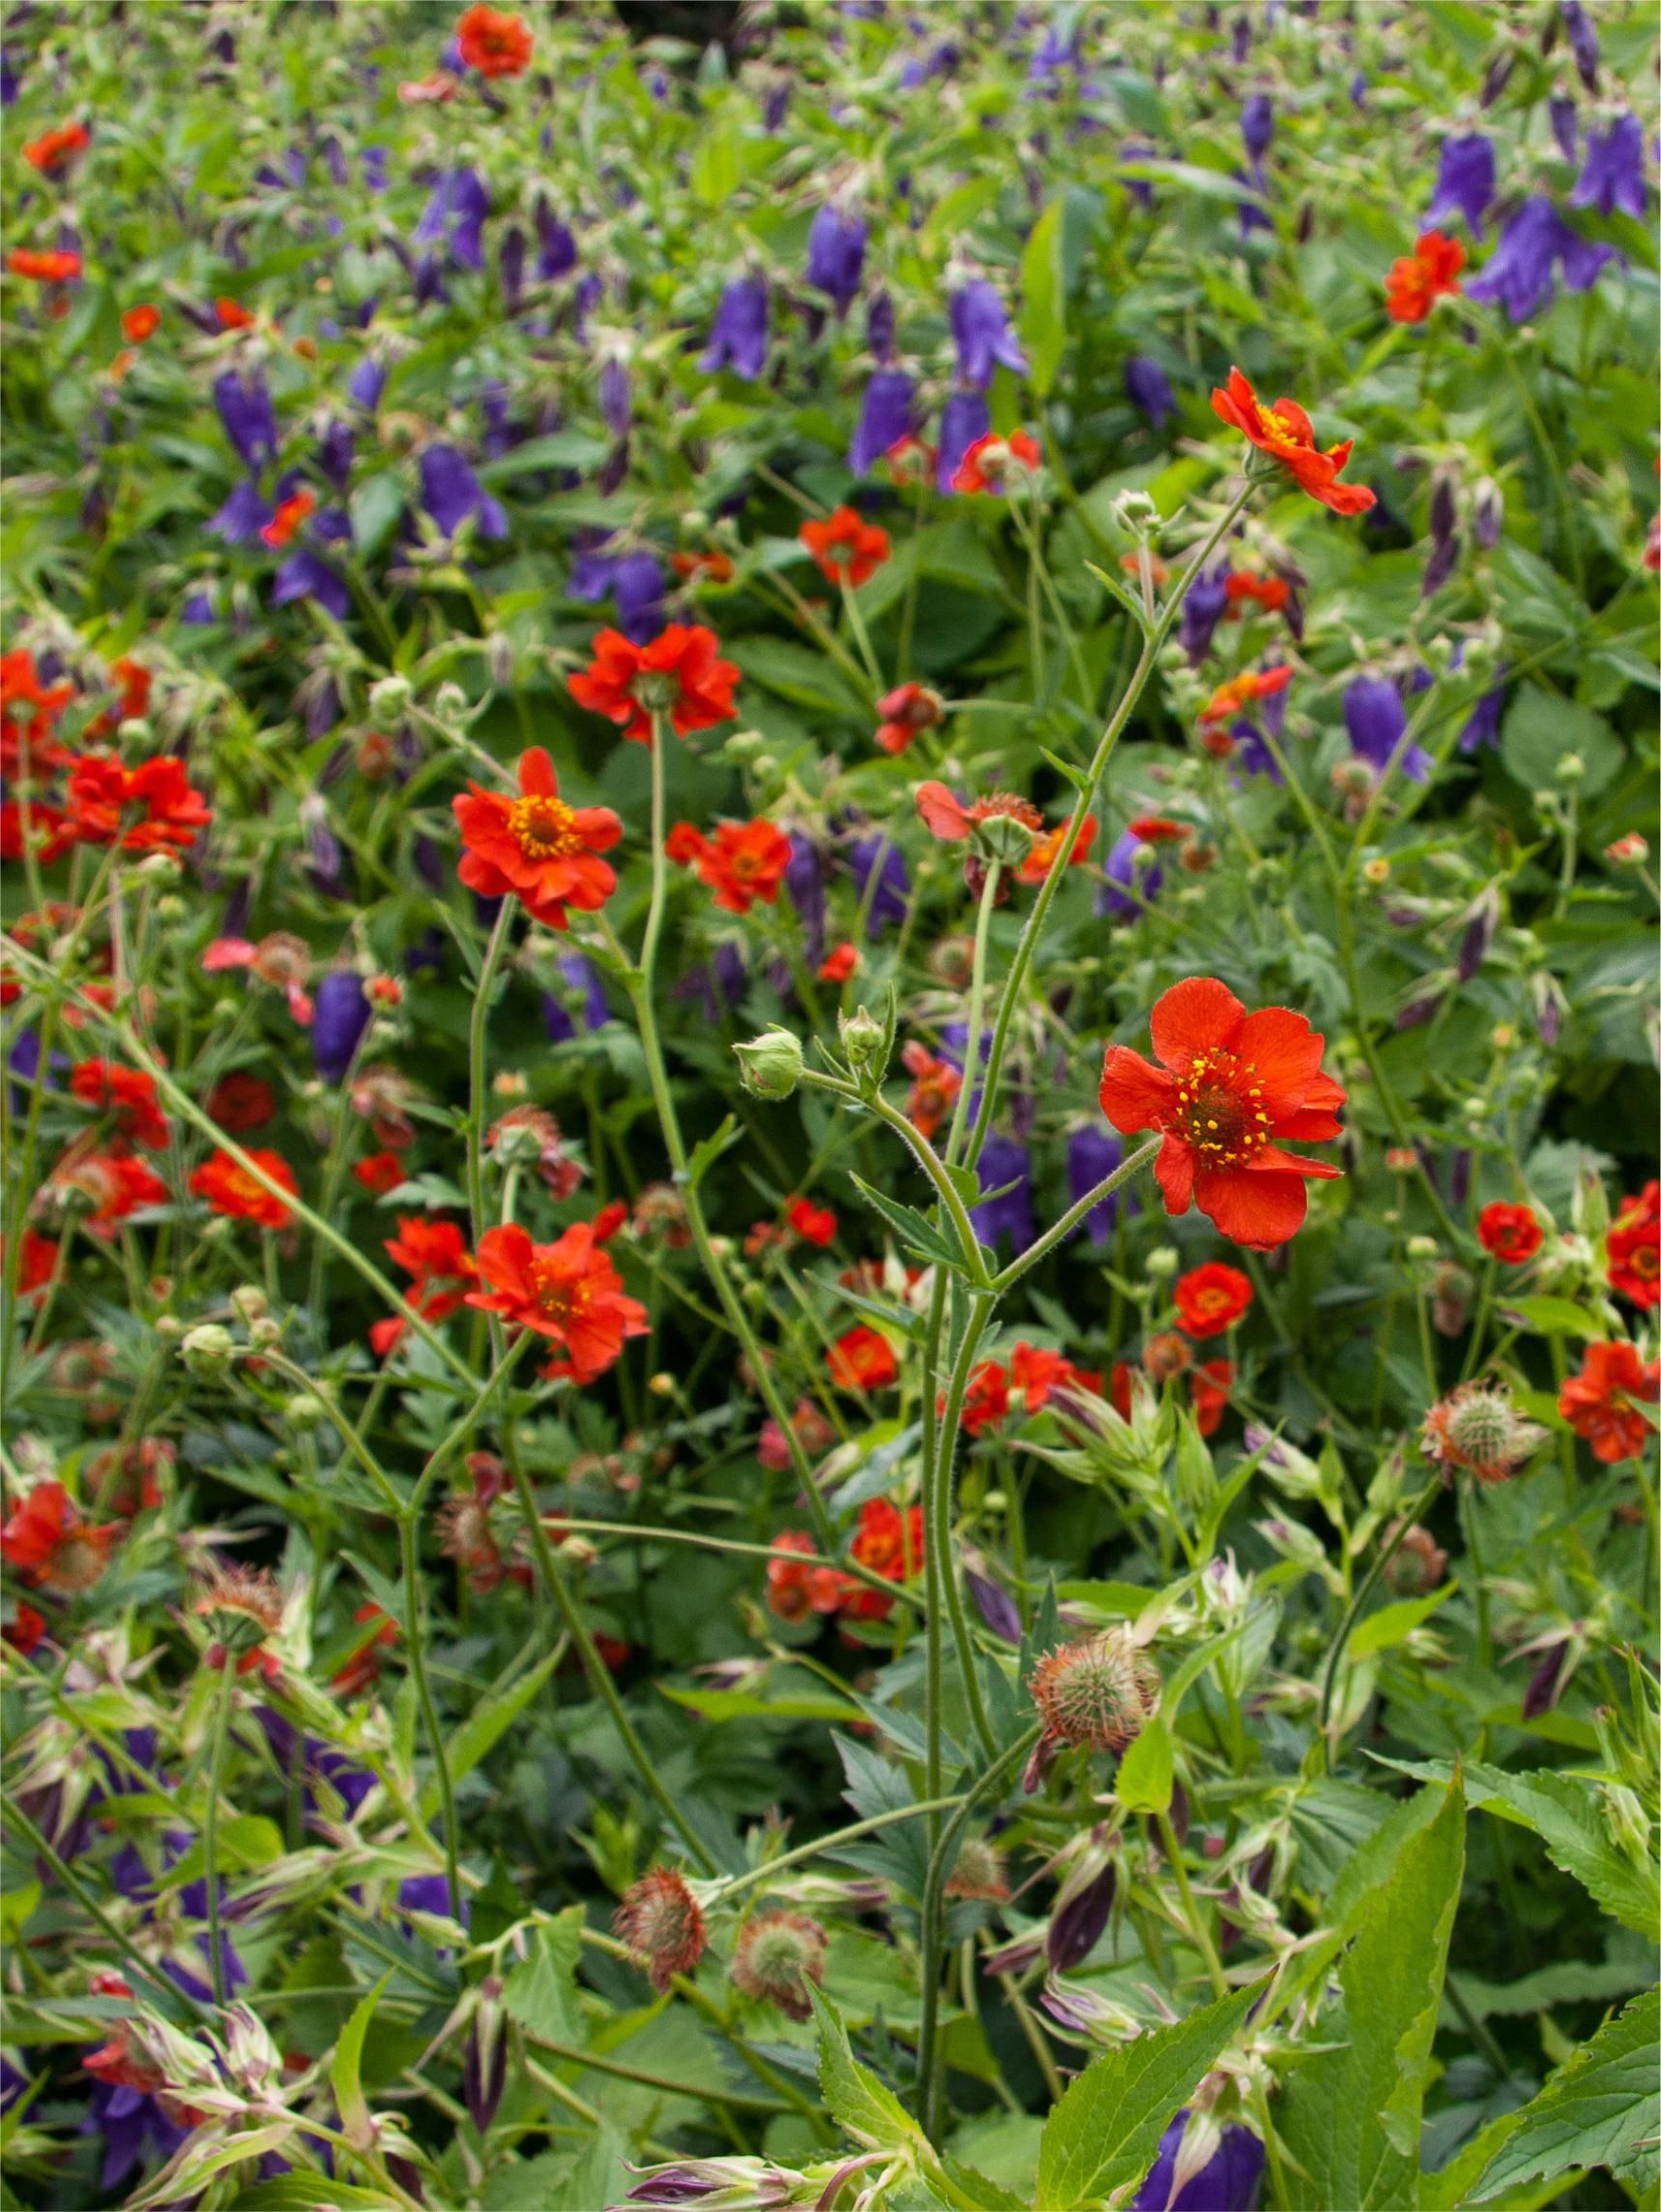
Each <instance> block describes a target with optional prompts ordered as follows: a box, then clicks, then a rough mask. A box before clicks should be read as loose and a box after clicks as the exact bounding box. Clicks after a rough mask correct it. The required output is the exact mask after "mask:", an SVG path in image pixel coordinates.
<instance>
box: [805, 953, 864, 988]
mask: <svg viewBox="0 0 1661 2212" xmlns="http://www.w3.org/2000/svg"><path fill="white" fill-rule="evenodd" d="M859 965H860V947H859V946H857V945H852V944H848V945H838V946H833V947H832V948H831V951H829V952H828V953H827V954H826V955H825V957H824V959H823V960H821V961H820V963H819V966H818V969H817V970H816V971H815V980H816V981H817V982H820V983H845V982H846V981H847V980H848V978H849V976H850V975H852V974H853V973H854V971H855V969H856V968H858V966H859Z"/></svg>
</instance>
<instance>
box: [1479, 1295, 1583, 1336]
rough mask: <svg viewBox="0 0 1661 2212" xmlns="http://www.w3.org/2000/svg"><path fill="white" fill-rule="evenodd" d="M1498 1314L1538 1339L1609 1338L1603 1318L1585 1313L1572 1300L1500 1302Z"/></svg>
mask: <svg viewBox="0 0 1661 2212" xmlns="http://www.w3.org/2000/svg"><path fill="white" fill-rule="evenodd" d="M1499 1302H1500V1305H1501V1310H1502V1311H1503V1312H1504V1313H1505V1314H1507V1315H1514V1316H1515V1317H1516V1319H1517V1320H1518V1321H1520V1322H1521V1323H1522V1324H1523V1325H1524V1326H1525V1327H1526V1328H1531V1329H1533V1330H1534V1331H1535V1332H1536V1334H1538V1335H1540V1336H1589V1337H1596V1338H1599V1339H1601V1338H1603V1337H1606V1336H1607V1335H1608V1334H1609V1330H1608V1328H1607V1327H1606V1326H1605V1324H1604V1322H1603V1318H1602V1316H1601V1315H1599V1314H1595V1313H1588V1311H1587V1309H1586V1307H1585V1306H1577V1305H1576V1303H1575V1301H1574V1300H1573V1298H1553V1297H1538V1298H1503V1297H1502V1298H1501V1300H1500V1301H1499Z"/></svg>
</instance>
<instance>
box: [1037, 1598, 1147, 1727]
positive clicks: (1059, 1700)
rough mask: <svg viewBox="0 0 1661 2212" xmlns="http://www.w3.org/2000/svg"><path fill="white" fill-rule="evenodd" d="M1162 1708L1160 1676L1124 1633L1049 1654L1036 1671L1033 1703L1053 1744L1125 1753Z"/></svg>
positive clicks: (1115, 1631) (1106, 1632)
mask: <svg viewBox="0 0 1661 2212" xmlns="http://www.w3.org/2000/svg"><path fill="white" fill-rule="evenodd" d="M1158 1702H1159V1675H1158V1672H1157V1670H1156V1669H1155V1668H1154V1666H1153V1663H1152V1661H1151V1659H1149V1658H1148V1656H1147V1655H1146V1653H1145V1652H1143V1651H1141V1650H1139V1649H1138V1648H1137V1645H1136V1644H1135V1642H1134V1641H1133V1639H1132V1637H1131V1634H1130V1631H1129V1630H1128V1629H1127V1628H1123V1627H1118V1628H1104V1629H1103V1630H1102V1631H1101V1633H1100V1634H1099V1635H1097V1636H1087V1637H1084V1638H1083V1639H1081V1641H1080V1642H1078V1643H1077V1644H1062V1645H1061V1647H1060V1648H1059V1649H1058V1650H1055V1651H1047V1652H1045V1654H1044V1656H1043V1657H1042V1658H1041V1659H1040V1660H1039V1661H1038V1664H1037V1666H1036V1667H1035V1668H1034V1671H1033V1703H1034V1704H1035V1705H1036V1706H1037V1708H1038V1713H1039V1717H1040V1718H1041V1719H1042V1721H1043V1724H1044V1734H1045V1736H1046V1738H1047V1739H1049V1740H1050V1741H1052V1742H1057V1743H1070V1744H1085V1745H1088V1746H1089V1748H1090V1749H1091V1750H1092V1751H1122V1750H1123V1749H1124V1747H1125V1745H1126V1744H1127V1743H1129V1741H1130V1740H1131V1738H1132V1737H1133V1736H1137V1735H1140V1734H1141V1732H1142V1730H1143V1727H1144V1724H1145V1723H1146V1722H1147V1721H1148V1720H1149V1719H1150V1718H1151V1715H1152V1713H1153V1710H1154V1707H1155V1706H1156V1705H1157V1703H1158Z"/></svg>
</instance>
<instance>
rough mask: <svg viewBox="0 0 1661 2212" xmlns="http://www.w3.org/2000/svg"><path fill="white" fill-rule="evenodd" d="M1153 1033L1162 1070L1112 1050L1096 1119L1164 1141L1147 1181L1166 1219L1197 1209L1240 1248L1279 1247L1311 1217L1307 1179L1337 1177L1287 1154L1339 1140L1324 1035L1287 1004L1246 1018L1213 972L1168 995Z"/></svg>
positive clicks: (1337, 1101) (1339, 1101) (1337, 1097)
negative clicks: (1291, 1147)
mask: <svg viewBox="0 0 1661 2212" xmlns="http://www.w3.org/2000/svg"><path fill="white" fill-rule="evenodd" d="M1152 1033H1153V1050H1154V1053H1155V1055H1156V1057H1157V1059H1158V1062H1159V1065H1158V1066H1153V1065H1151V1063H1150V1062H1148V1061H1146V1060H1144V1059H1143V1057H1142V1055H1141V1054H1140V1053H1137V1052H1132V1051H1130V1050H1129V1049H1128V1047H1126V1046H1124V1045H1118V1044H1116V1045H1109V1047H1108V1049H1107V1054H1106V1057H1105V1059H1104V1061H1103V1062H1102V1071H1101V1107H1102V1112H1103V1113H1104V1114H1105V1115H1106V1116H1107V1118H1108V1120H1109V1121H1111V1122H1112V1123H1113V1125H1114V1127H1115V1128H1116V1129H1118V1130H1120V1131H1121V1132H1122V1134H1123V1135H1126V1136H1130V1135H1134V1134H1136V1133H1137V1132H1139V1131H1140V1130H1143V1129H1156V1130H1158V1131H1159V1132H1160V1133H1161V1134H1162V1135H1163V1137H1164V1140H1165V1141H1164V1144H1163V1145H1162V1146H1161V1147H1160V1150H1159V1156H1158V1158H1157V1160H1156V1161H1155V1163H1154V1169H1153V1172H1154V1176H1155V1177H1156V1179H1157V1180H1158V1183H1159V1188H1160V1190H1161V1192H1162V1193H1163V1194H1164V1199H1165V1210H1166V1212H1167V1213H1186V1212H1187V1210H1188V1207H1189V1204H1190V1202H1192V1203H1193V1204H1194V1205H1197V1206H1198V1207H1199V1208H1200V1211H1201V1212H1202V1213H1204V1214H1208V1215H1209V1217H1210V1219H1211V1221H1212V1222H1213V1223H1214V1225H1215V1226H1216V1227H1217V1228H1218V1229H1220V1230H1221V1232H1222V1234H1223V1235H1224V1236H1225V1237H1232V1238H1233V1240H1234V1241H1235V1242H1236V1243H1237V1244H1247V1245H1252V1246H1255V1247H1257V1248H1258V1249H1259V1250H1263V1251H1267V1250H1268V1249H1269V1248H1270V1247H1272V1246H1273V1245H1276V1244H1284V1243H1285V1242H1286V1241H1287V1239H1288V1238H1289V1237H1295V1236H1296V1235H1297V1231H1298V1230H1299V1229H1300V1228H1301V1227H1302V1225H1303V1218H1304V1215H1305V1213H1306V1212H1307V1210H1308V1199H1307V1196H1306V1194H1305V1191H1304V1187H1303V1185H1304V1180H1305V1179H1306V1178H1308V1177H1310V1176H1319V1177H1328V1176H1336V1175H1337V1174H1338V1173H1339V1172H1340V1171H1339V1170H1338V1169H1337V1168H1334V1167H1328V1166H1326V1164H1325V1163H1324V1162H1319V1161H1315V1160H1306V1159H1303V1158H1301V1157H1300V1156H1298V1155H1297V1153H1294V1152H1288V1151H1286V1150H1283V1149H1282V1142H1283V1140H1289V1141H1292V1142H1297V1141H1299V1140H1301V1141H1303V1142H1305V1143H1307V1142H1310V1141H1314V1142H1316V1143H1320V1142H1323V1141H1325V1140H1326V1139H1329V1138H1332V1137H1336V1136H1339V1135H1340V1134H1341V1133H1342V1132H1341V1130H1340V1128H1339V1125H1338V1121H1337V1119H1336V1114H1335V1109H1336V1108H1338V1107H1339V1106H1342V1105H1343V1103H1344V1092H1343V1091H1342V1090H1341V1089H1340V1088H1339V1086H1338V1085H1337V1084H1336V1083H1334V1082H1333V1080H1332V1078H1331V1077H1330V1076H1329V1075H1324V1074H1323V1073H1322V1072H1321V1056H1322V1053H1323V1051H1324V1050H1325V1048H1326V1038H1325V1037H1323V1036H1322V1035H1321V1034H1320V1033H1318V1032H1317V1031H1315V1030H1312V1029H1311V1028H1310V1026H1309V1024H1308V1022H1307V1021H1306V1020H1305V1018H1304V1016H1303V1015H1302V1014H1297V1013H1293V1012H1292V1011H1291V1010H1290V1009H1289V1008H1288V1007H1286V1006H1265V1007H1263V1008H1262V1009H1261V1010H1260V1011H1259V1012H1257V1013H1255V1014H1248V1013H1247V1012H1246V1010H1245V1008H1244V1006H1242V1005H1241V1004H1240V1003H1239V1001H1238V999H1237V998H1236V997H1235V995H1234V993H1233V992H1232V991H1231V990H1229V989H1228V988H1227V987H1226V985H1224V984H1222V983H1219V982H1218V981H1217V980H1216V978H1215V977H1214V976H1209V975H1207V976H1193V977H1190V978H1189V980H1188V981H1187V982H1184V983H1178V984H1176V985H1174V986H1173V988H1172V989H1171V990H1169V991H1167V992H1166V993H1165V994H1164V996H1163V997H1162V998H1161V999H1160V1001H1159V1003H1158V1004H1157V1005H1156V1006H1155V1007H1154V1009H1153V1015H1152Z"/></svg>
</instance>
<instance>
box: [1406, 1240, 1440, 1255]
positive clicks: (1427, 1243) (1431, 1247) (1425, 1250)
mask: <svg viewBox="0 0 1661 2212" xmlns="http://www.w3.org/2000/svg"><path fill="white" fill-rule="evenodd" d="M1436 1253H1437V1243H1436V1238H1435V1237H1409V1238H1408V1258H1409V1259H1410V1260H1434V1259H1435V1258H1436Z"/></svg>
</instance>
